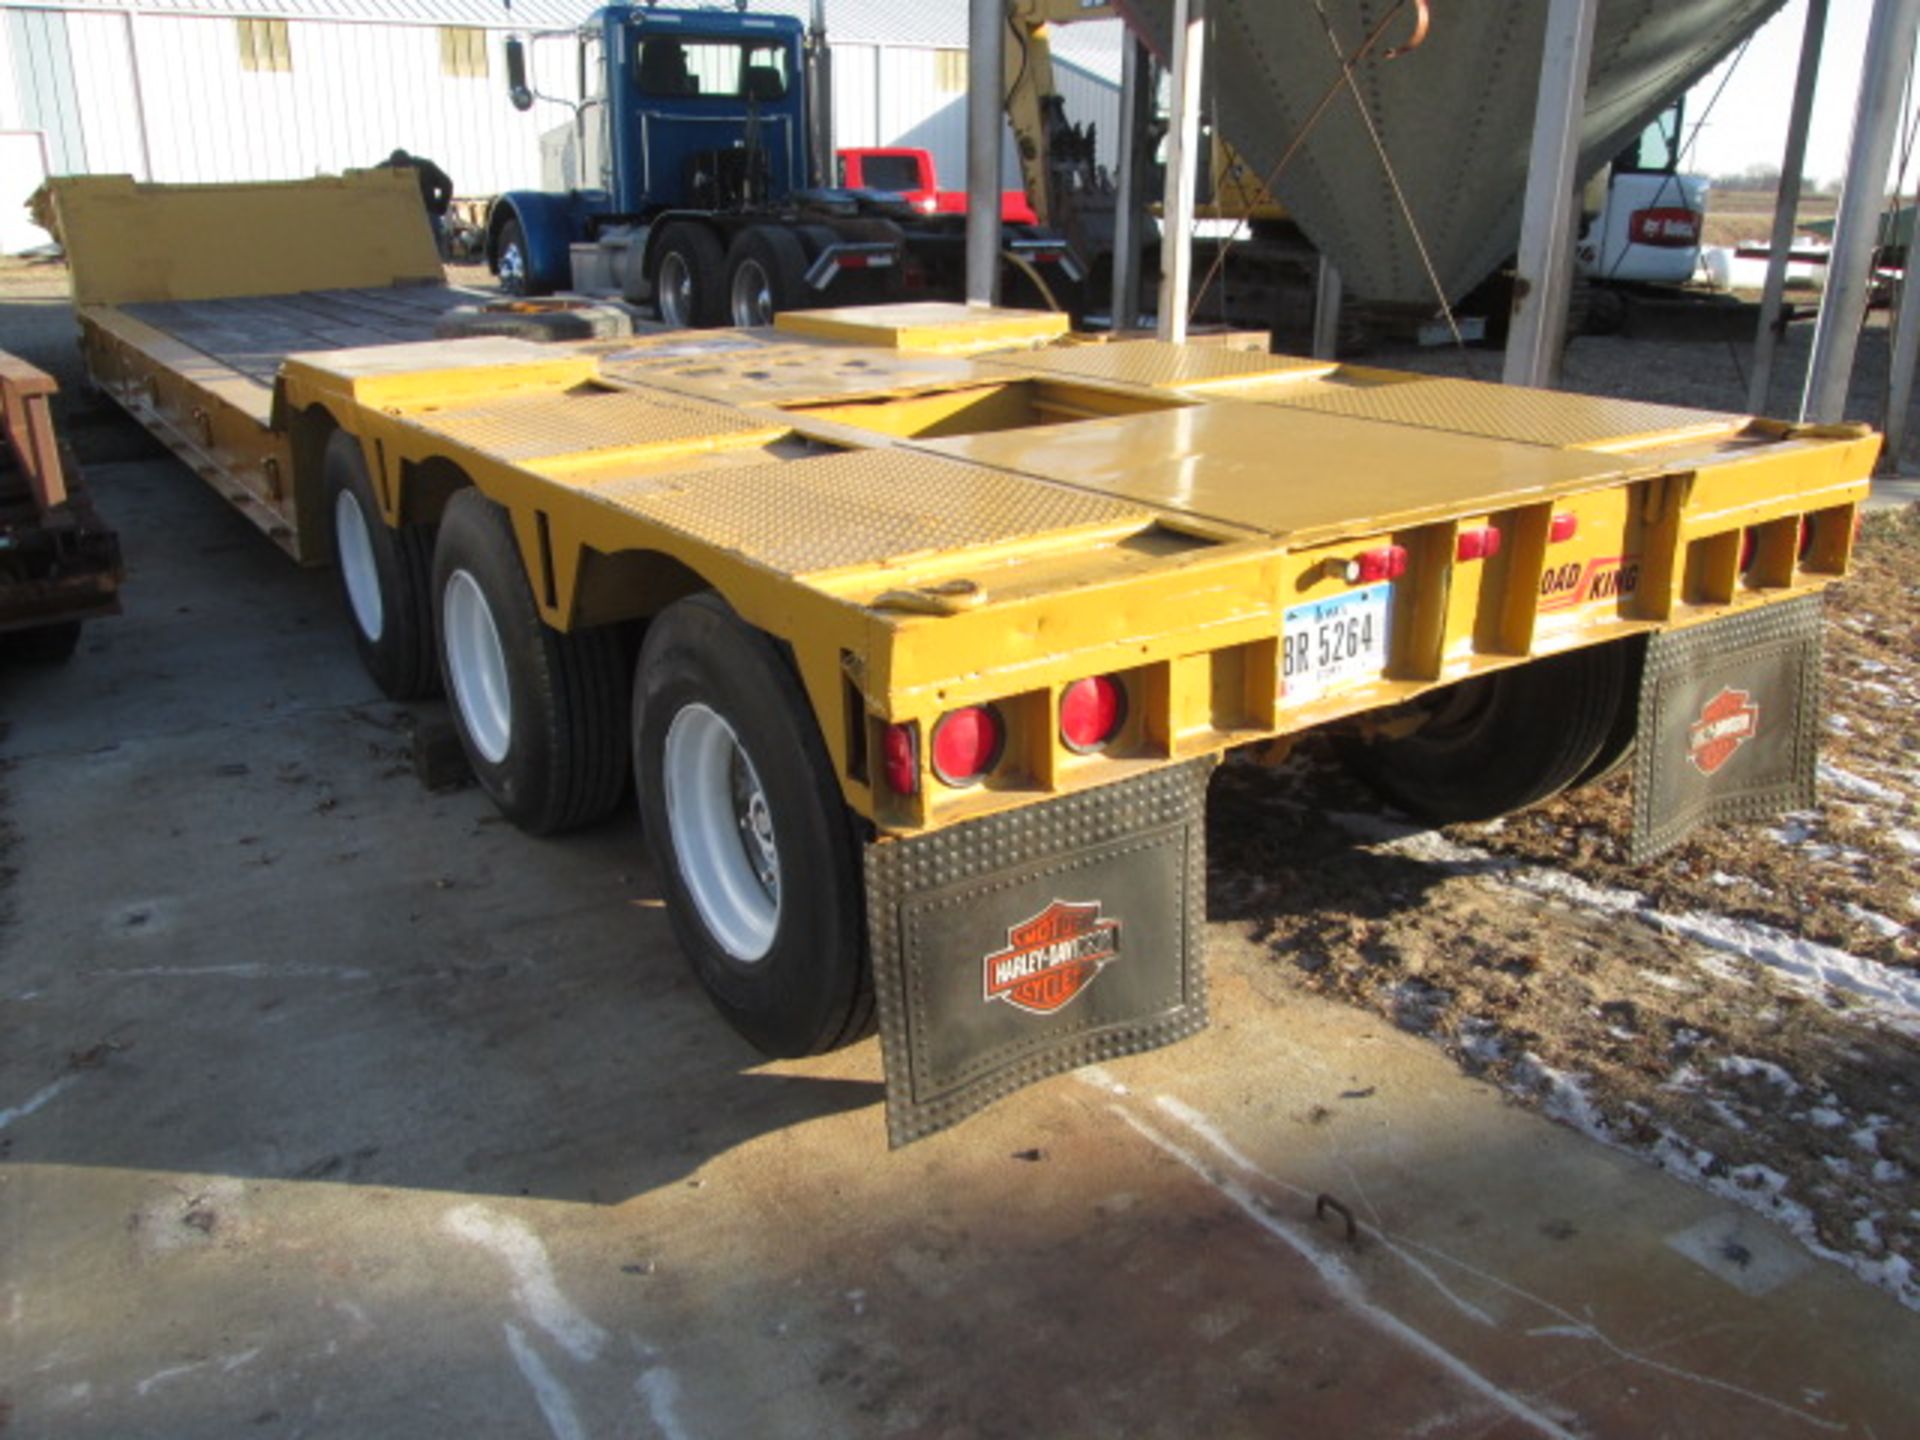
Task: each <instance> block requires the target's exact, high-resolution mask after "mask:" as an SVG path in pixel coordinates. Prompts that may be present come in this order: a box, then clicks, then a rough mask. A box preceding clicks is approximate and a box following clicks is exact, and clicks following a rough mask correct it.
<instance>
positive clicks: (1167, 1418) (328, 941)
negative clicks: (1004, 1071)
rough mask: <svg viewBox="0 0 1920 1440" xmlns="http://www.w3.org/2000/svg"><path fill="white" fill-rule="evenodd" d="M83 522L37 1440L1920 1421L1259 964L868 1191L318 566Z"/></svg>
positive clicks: (1237, 958) (1682, 1217) (217, 538)
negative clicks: (451, 778) (87, 601)
mask: <svg viewBox="0 0 1920 1440" xmlns="http://www.w3.org/2000/svg"><path fill="white" fill-rule="evenodd" d="M94 483H95V486H96V491H97V493H98V494H99V496H100V500H101V504H102V506H103V508H106V509H107V510H108V512H109V513H110V515H111V516H112V518H113V519H114V521H115V523H117V524H118V525H119V526H120V527H121V529H122V531H123V534H124V535H125V536H126V540H127V546H128V552H129V560H130V575H129V580H128V586H127V591H126V600H127V614H126V616H125V617H123V618H122V619H120V620H118V621H113V622H105V623H102V624H100V625H98V626H95V627H92V628H90V630H89V631H88V636H87V638H86V639H84V640H83V642H82V646H81V653H80V654H79V655H78V656H77V657H76V658H75V660H74V661H73V662H72V664H71V665H70V666H68V667H67V668H66V669H64V670H61V671H53V672H47V671H23V670H7V671H4V672H0V717H4V719H5V721H6V722H7V725H8V727H9V729H8V733H7V737H6V739H5V742H4V755H5V759H6V764H7V769H6V772H5V775H4V786H5V792H6V796H5V801H4V807H5V808H4V810H0V820H3V821H4V824H5V825H6V827H7V832H8V834H7V844H8V849H7V853H6V861H5V863H6V865H7V866H8V867H10V868H11V870H12V871H13V872H14V874H13V878H12V882H11V885H10V886H9V887H8V888H7V889H6V890H5V891H4V892H0V900H4V903H5V904H6V905H7V907H8V909H9V918H8V920H7V921H6V923H5V926H4V929H0V1323H3V1324H4V1331H3V1332H0V1333H4V1336H5V1343H4V1345H0V1417H5V1418H6V1422H7V1423H9V1424H10V1428H9V1429H8V1431H7V1433H8V1436H9V1440H11V1437H12V1436H14V1435H19V1436H32V1437H39V1436H58V1437H63V1440H64V1437H109V1436H113V1437H119V1436H126V1435H135V1434H138V1435H165V1436H169V1437H183V1440H191V1437H201V1436H208V1437H211V1436H230V1435H235V1434H248V1435H252V1434H258V1435H263V1436H271V1435H287V1436H293V1435H303V1436H340V1437H354V1440H368V1437H387V1436H393V1437H400V1436H405V1437H408V1440H419V1437H423V1436H427V1437H434V1436H458V1437H461V1440H477V1437H491V1436H503V1437H526V1436H539V1435H552V1436H555V1437H558V1440H575V1437H587V1436H595V1437H598V1436H607V1437H612V1436H630V1435H660V1436H665V1437H668V1440H683V1437H694V1436H796V1437H799V1436H819V1435H835V1436H841V1435H844V1436H882V1435H910V1436H926V1437H949V1436H950V1437H972V1436H993V1435H1008V1436H1014V1435H1018V1436H1026V1435H1072V1436H1106V1435H1114V1436H1119V1435H1126V1436H1139V1435H1146V1436H1156V1435H1165V1436H1170V1437H1172V1436H1179V1437H1186V1436H1191V1435H1195V1434H1210V1435H1220V1436H1242V1435H1245V1436H1266V1435H1274V1434H1298V1435H1392V1436H1401V1435H1418V1436H1426V1437H1469V1436H1474V1437H1486V1436H1519V1435H1549V1436H1568V1435H1581V1436H1590V1435H1632V1436H1661V1435H1671V1436H1687V1437H1701V1436H1728V1437H1733V1436H1739V1437H1748V1436H1752V1435H1755V1434H1779V1435H1799V1434H1807V1435H1818V1434H1825V1433H1848V1434H1859V1435H1879V1436H1881V1437H1890V1436H1893V1435H1898V1434H1903V1433H1906V1432H1907V1430H1909V1429H1910V1428H1911V1418H1910V1417H1911V1416H1912V1415H1914V1414H1915V1413H1920V1371H1916V1369H1915V1367H1914V1366H1913V1365H1912V1363H1911V1359H1912V1356H1913V1354H1914V1353H1915V1347H1916V1341H1920V1318H1917V1317H1916V1316H1914V1315H1913V1314H1911V1313H1909V1312H1907V1311H1905V1310H1903V1309H1901V1308H1900V1307H1899V1306H1898V1305H1896V1304H1895V1303H1894V1302H1893V1301H1892V1300H1890V1299H1888V1298H1887V1297H1885V1296H1884V1295H1882V1294H1880V1293H1878V1292H1876V1291H1872V1290H1870V1289H1868V1288H1866V1287H1864V1286H1862V1285H1861V1284H1860V1283H1858V1282H1857V1281H1856V1280H1854V1279H1853V1278H1852V1277H1851V1276H1850V1275H1848V1274H1847V1273H1846V1272H1844V1271H1841V1270H1839V1269H1838V1268H1836V1267H1833V1266H1830V1265H1827V1264H1824V1263H1821V1262H1817V1261H1813V1260H1811V1259H1810V1258H1808V1257H1806V1256H1804V1254H1802V1252H1800V1251H1799V1250H1798V1248H1797V1247H1796V1246H1795V1245H1794V1244H1793V1242H1792V1241H1791V1240H1790V1239H1788V1238H1786V1237H1785V1236H1784V1235H1782V1234H1781V1233H1780V1232H1778V1231H1775V1230H1773V1229H1772V1228H1771V1227H1768V1226H1766V1225H1765V1224H1764V1222H1760V1221H1757V1220H1755V1219H1753V1218H1752V1217H1750V1216H1749V1217H1729V1213H1728V1211H1727V1207H1726V1205H1725V1203H1724V1202H1723V1201H1720V1200H1718V1199H1716V1198H1715V1197H1713V1196H1710V1195H1707V1194H1704V1193H1702V1192H1700V1191H1697V1190H1694V1189H1691V1188H1689V1187H1687V1186H1685V1185H1683V1184H1681V1183H1679V1182H1677V1181H1674V1180H1672V1179H1670V1178H1668V1177H1666V1176H1663V1175H1661V1174H1660V1173H1659V1172H1657V1171H1655V1170H1653V1169H1650V1168H1648V1167H1647V1166H1646V1165H1645V1164H1643V1163H1642V1162H1640V1161H1638V1160H1636V1159H1633V1158H1630V1157H1627V1156H1624V1155H1620V1154H1616V1153H1613V1152H1611V1151H1608V1150H1605V1149H1602V1148H1600V1147H1598V1146H1596V1145H1594V1144H1593V1143H1591V1142H1589V1141H1588V1140H1586V1139H1584V1138H1582V1137H1581V1136H1579V1135H1577V1134H1575V1133H1574V1132H1572V1131H1569V1130H1566V1129H1562V1128H1560V1127H1557V1126H1554V1125H1552V1124H1549V1123H1547V1122H1545V1121H1543V1120H1541V1119H1539V1118H1538V1117H1537V1116H1535V1115H1533V1114H1531V1113H1529V1112H1527V1111H1525V1110H1522V1109H1519V1108H1517V1107H1515V1106H1513V1105H1511V1104H1509V1103H1507V1102H1506V1101H1505V1100H1504V1099H1503V1098H1502V1097H1501V1096H1500V1095H1499V1093H1498V1092H1497V1091H1495V1090H1493V1089H1492V1088H1490V1087H1488V1086H1485V1085H1481V1084H1477V1083H1475V1082H1472V1081H1469V1080H1467V1079H1464V1078H1462V1077H1461V1076H1460V1074H1459V1073H1458V1072H1457V1071H1456V1070H1455V1069H1454V1068H1453V1067H1452V1065H1451V1064H1450V1063H1449V1062H1448V1061H1447V1060H1446V1058H1445V1057H1444V1056H1442V1055H1440V1054H1439V1053H1437V1052H1436V1051H1435V1050H1434V1049H1432V1047H1430V1046H1429V1045H1427V1044H1425V1043H1423V1042H1421V1041H1418V1040H1415V1039H1413V1038H1411V1037H1408V1036H1405V1035H1402V1034H1400V1033H1399V1032H1397V1031H1395V1030H1393V1029H1391V1028H1390V1027H1388V1026H1387V1025H1386V1024H1385V1023H1384V1022H1383V1021H1381V1020H1380V1019H1379V1018H1377V1017H1374V1016H1371V1015H1367V1014H1361V1013H1357V1012H1353V1011H1349V1010H1346V1009H1342V1008H1339V1007H1336V1006H1332V1005H1329V1004H1326V1003H1324V1002H1321V1001H1317V1000H1313V999H1309V998H1306V997H1304V996H1302V995H1301V994H1300V993H1299V992H1298V991H1296V990H1295V989H1293V988H1292V986H1291V985H1290V983H1289V981H1288V979H1287V976H1286V974H1285V972H1284V969H1283V968H1282V967H1281V966H1279V965H1276V964H1275V963H1274V961H1273V958H1272V957H1271V955H1270V954H1269V953H1268V952H1267V950H1266V949H1265V947H1264V946H1263V945H1261V944H1259V943H1257V941H1256V939H1255V938H1254V927H1253V925H1251V924H1249V923H1243V922H1236V923H1233V924H1224V923H1223V924H1215V925H1213V926H1212V927H1211V931H1212V960H1213V966H1214V979H1215V1014H1216V1022H1215V1025H1214V1027H1213V1028H1212V1029H1211V1030H1210V1031H1209V1032H1208V1033H1207V1034H1205V1035H1203V1036H1201V1037H1199V1038H1198V1039H1196V1040H1193V1041H1190V1042H1188V1043H1186V1044H1184V1045H1181V1046H1178V1047H1176V1048H1174V1049H1172V1050H1168V1051H1164V1052H1161V1053H1158V1054H1155V1055H1151V1056H1145V1057H1140V1058H1137V1059H1134V1060H1131V1061H1127V1062H1125V1063H1122V1064H1116V1065H1114V1066H1112V1067H1110V1068H1109V1069H1106V1070H1100V1071H1090V1072H1083V1073H1082V1074H1080V1075H1077V1076H1071V1077H1063V1078H1061V1079H1058V1080H1054V1081H1050V1082H1048V1083H1046V1084H1044V1085H1042V1086H1039V1087H1036V1088H1034V1089H1032V1090H1030V1091H1027V1092H1025V1093H1023V1094H1021V1095H1019V1096H1016V1097H1014V1098H1013V1099H1011V1100H1009V1101H1006V1102H1003V1103H1002V1104H1000V1105H998V1106H996V1107H995V1108H994V1109H992V1110H990V1111H989V1112H987V1113H986V1114H985V1115H983V1116H981V1117H979V1118H978V1119H976V1120H974V1121H972V1122H969V1123H968V1124H966V1125H964V1126H962V1127H961V1128H960V1129H958V1130H955V1131H953V1132H949V1133H947V1134H943V1135H940V1136H936V1137H934V1138H933V1139H931V1140H929V1141H926V1142H924V1143H922V1144H920V1145H917V1146H914V1147H912V1148H910V1149H908V1150H905V1151H902V1152H898V1153H895V1154H889V1153H888V1152H887V1151H886V1149H885V1132H884V1127H883V1124H882V1120H881V1113H880V1057H879V1052H878V1047H877V1045H876V1044H875V1043H874V1042H873V1041H871V1040H869V1041H866V1042H864V1043H862V1044H859V1045H856V1046H854V1047H852V1048H850V1049H848V1050H845V1051H842V1052H839V1053H838V1054H835V1055H831V1056H827V1057H823V1058H821V1059H818V1060H811V1061H805V1062H790V1063H780V1064H770V1063H767V1062H765V1061H763V1060H761V1059H760V1058H759V1057H758V1056H757V1055H755V1054H754V1053H753V1052H752V1051H751V1050H749V1049H748V1048H747V1047H746V1046H745V1045H744V1044H743V1043H742V1042H740V1041H739V1040H738V1039H736V1038H735V1037H734V1036H733V1034H732V1032H731V1031H729V1030H728V1029H727V1028H726V1027H725V1026H724V1025H723V1024H722V1023H721V1021H720V1020H719V1019H718V1018H717V1017H716V1016H715V1015H714V1013H713V1012H712V1011H711V1009H710V1008H709V1007H708V1005H707V1003H706V1001H705V999H704V998H703V997H702V996H701V995H700V993H699V992H698V991H697V989H696V988H695V987H694V985H693V983H692V981H691V980H690V978H689V977H688V975H687V972H686V969H685V967H684V965H683V963H682V962H681V960H680V958H679V956H678V955H677V953H676V952H675V950H674V947H673V943H672V939H671V936H670V934H669V932H668V927H667V925H666V923H665V916H664V913H663V911H662V910H661V908H660V901H659V889H658V885H657V881H656V879H655V877H654V876H653V875H652V874H651V873H650V871H649V869H648V867H647V865H646V863H645V862H644V860H643V859H642V854H641V849H640V846H639V836H638V834H637V832H636V827H635V825H634V823H633V822H632V821H631V820H630V819H626V818H621V819H619V820H616V821H615V822H612V823H609V824H608V825H606V826H604V827H601V828H599V829H596V830H594V831H591V832H589V833H587V834H584V835H580V836H576V837H572V838H569V839H565V840H560V841H535V840H530V839H527V838H525V837H523V836H521V835H519V834H518V833H516V832H514V831H513V830H512V829H511V828H510V827H509V826H507V825H504V824H502V823H500V822H499V821H498V820H497V819H496V818H495V817H494V815H493V814H492V812H491V810H490V808H489V807H488V805H487V803H486V802H485V801H484V799H483V798H482V797H481V796H479V795H478V793H477V792H475V791H473V790H471V789H467V790H453V791H446V792H440V793H430V792H428V791H427V790H426V789H424V788H423V787H422V786H421V785H420V783H419V782H418V780H417V779H416V778H415V775H414V770H413V765H412V762H411V758H410V755H409V753H408V741H407V734H408V726H409V724H410V722H411V720H412V719H413V716H412V714H410V713H409V712H408V711H405V710H402V709H400V708H399V707H395V706H392V705H389V704H387V703H385V702H384V701H381V700H380V699H378V698H377V696H376V695H375V694H374V692H373V691H372V689H371V686H370V685H369V684H368V682H367V681H366V680H365V679H364V678H363V677H362V676H361V675H360V673H359V671H358V669H357V666H356V664H355V660H354V656H353V650H352V646H351V644H350V642H349V641H348V639H347V637H346V632H345V630H344V628H343V626H342V624H341V622H340V620H339V618H338V615H337V604H336V602H335V600H334V598H333V596H332V593H331V591H330V588H329V585H330V581H329V577H327V576H325V575H320V574H311V573H303V572H300V571H298V570H295V569H294V568H293V567H291V566H290V565H289V564H287V562H286V561H285V560H284V559H283V558H282V557H281V556H280V555H279V553H278V552H277V551H275V550H273V548H272V547H271V546H270V545H268V544H267V543H266V542H265V541H264V540H261V539H260V538H259V537H258V536H257V535H255V534H254V533H253V532H252V530H251V529H250V527H248V526H247V525H246V524H245V522H244V521H242V520H240V519H239V518H237V517H235V516H232V515H230V514H229V513H228V512H227V511H226V510H225V509H224V508H223V507H222V506H221V505H220V503H219V502H218V501H217V500H216V499H215V498H214V497H213V496H212V495H211V493H210V492H208V491H207V490H205V489H204V487H202V486H201V485H200V484H199V482H197V481H196V480H193V479H192V478H191V477H189V476H188V475H186V474H185V472H183V471H181V470H179V469H177V468H176V467H173V466H172V465H170V464H159V463H156V464H143V465H128V466H109V467H101V469H100V470H99V471H98V472H97V473H96V474H95V476H94ZM421 713H422V714H426V715H429V716H430V711H426V710H423V711H422V712H421ZM1322 1196H1326V1197H1330V1198H1331V1200H1332V1201H1333V1202H1335V1204H1336V1205H1337V1206H1338V1207H1340V1209H1338V1210H1335V1209H1327V1207H1324V1206H1318V1202H1319V1201H1320V1199H1321V1197H1322ZM1317 1207H1318V1208H1320V1209H1323V1210H1326V1218H1325V1219H1316V1208H1317ZM1341 1210H1344V1211H1345V1212H1347V1213H1350V1214H1351V1215H1352V1216H1353V1217H1354V1219H1355V1221H1356V1227H1357V1236H1356V1239H1355V1241H1353V1242H1352V1243H1350V1242H1349V1241H1348V1240H1347V1238H1346V1227H1345V1225H1344V1224H1343V1223H1342V1221H1341V1219H1340V1211H1341ZM1729 1225H1736V1226H1737V1227H1738V1233H1737V1234H1735V1233H1734V1231H1733V1230H1730V1229H1729V1228H1728V1227H1729ZM1729 1243H1733V1244H1737V1245H1738V1246H1739V1247H1741V1248H1742V1249H1744V1250H1745V1252H1746V1253H1747V1254H1748V1255H1749V1257H1750V1258H1749V1264H1748V1266H1746V1267H1741V1266H1739V1265H1737V1264H1734V1265H1733V1268H1732V1271H1731V1272H1729V1270H1728V1269H1727V1266H1726V1264H1725V1263H1722V1264H1713V1263H1708V1262H1709V1261H1711V1260H1712V1259H1713V1258H1714V1257H1715V1256H1716V1255H1717V1256H1718V1257H1719V1259H1720V1260H1721V1261H1722V1262H1726V1261H1727V1257H1728V1255H1729V1253H1730V1252H1729V1249H1728V1246H1729ZM1703 1256H1704V1257H1705V1258H1704V1259H1703V1258H1702V1257H1703ZM1754 1257H1759V1259H1755V1258H1754ZM1796 1257H1797V1258H1798V1260H1799V1261H1800V1262H1802V1263H1799V1264H1797V1265H1796V1264H1793V1263H1790V1262H1791V1261H1793V1260H1794V1259H1795V1258H1796ZM1763 1262H1764V1265H1765V1266H1766V1267H1769V1268H1767V1269H1766V1273H1767V1275H1768V1276H1769V1277H1770V1278H1769V1283H1767V1284H1765V1285H1758V1284H1755V1283H1751V1277H1750V1276H1745V1272H1746V1271H1747V1270H1751V1269H1753V1267H1754V1266H1755V1265H1756V1264H1761V1263H1763ZM1743 1276H1744V1277H1745V1278H1747V1279H1748V1281H1749V1283H1744V1284H1743V1283H1742V1279H1743Z"/></svg>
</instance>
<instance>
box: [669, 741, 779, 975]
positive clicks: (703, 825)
mask: <svg viewBox="0 0 1920 1440" xmlns="http://www.w3.org/2000/svg"><path fill="white" fill-rule="evenodd" d="M664 748H665V753H664V755H663V757H662V761H663V763H662V766H661V769H662V771H663V772H664V775H665V781H666V784H665V789H666V802H667V829H668V832H669V833H670V835H671V836H672V839H673V855H674V859H675V861H676V862H677V863H678V865H679V869H680V879H681V880H682V881H683V882H684V883H685V885H686V887H687V892H688V893H689V894H690V895H691V896H692V897H693V903H694V907H695V908H696V909H697V910H698V911H699V912H700V919H701V920H702V922H704V923H705V925H706V927H707V933H708V934H710V935H712V936H713V938H714V940H715V941H716V942H718V944H719V945H720V947H721V948H722V949H724V950H725V951H726V952H727V953H728V954H729V955H731V956H732V957H733V958H734V959H735V960H738V961H741V962H742V963H744V964H749V965H750V964H753V963H754V962H756V961H758V960H762V959H764V958H765V957H766V954H767V951H769V950H770V949H772V948H773V937H774V933H775V931H776V930H777V929H778V928H779V924H780V852H779V849H778V846H777V845H776V843H775V840H774V834H773V812H772V811H771V810H770V809H768V807H767V796H766V791H765V789H764V788H763V787H762V786H761V784H760V776H759V774H758V773H757V772H756V771H755V770H754V768H753V761H752V759H750V758H749V757H748V755H747V752H746V750H745V749H744V748H743V747H742V746H741V744H740V738H739V737H738V736H737V735H735V734H734V733H733V727H732V726H731V725H729V724H728V723H727V722H726V721H725V720H724V719H722V718H721V717H720V715H719V714H718V713H716V712H715V711H713V710H711V709H709V708H708V707H707V706H705V705H698V704H695V705H688V706H686V707H685V708H684V709H682V710H681V711H680V712H679V714H677V715H675V716H674V717H673V722H672V723H671V724H670V725H668V726H667V738H666V744H665V747H664Z"/></svg>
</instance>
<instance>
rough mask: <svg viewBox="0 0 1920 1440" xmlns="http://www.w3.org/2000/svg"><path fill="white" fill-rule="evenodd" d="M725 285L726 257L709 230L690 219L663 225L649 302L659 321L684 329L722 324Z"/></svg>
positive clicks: (725, 293) (656, 252)
mask: <svg viewBox="0 0 1920 1440" xmlns="http://www.w3.org/2000/svg"><path fill="white" fill-rule="evenodd" d="M676 266H678V267H680V269H679V270H678V271H676V269H675V267H676ZM683 279H684V284H683V283H682V280H683ZM663 281H664V282H669V283H671V285H672V293H671V294H669V293H667V284H666V283H663ZM726 284H727V257H726V256H725V255H724V254H722V253H721V250H720V242H719V241H718V240H717V239H715V238H714V235H713V232H712V231H711V230H709V229H707V227H706V226H704V225H697V224H695V223H694V222H692V221H690V220H676V221H674V222H673V223H672V224H671V225H669V226H667V228H666V229H665V231H663V232H662V233H661V236H660V248H659V249H657V250H655V251H654V252H653V304H654V308H655V309H656V310H657V311H658V312H659V314H660V318H661V319H662V320H664V321H665V322H666V323H667V324H669V325H675V326H678V327H680V328H681V329H687V330H706V329H711V328H712V327H713V326H715V325H724V324H726V323H727V289H726Z"/></svg>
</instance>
